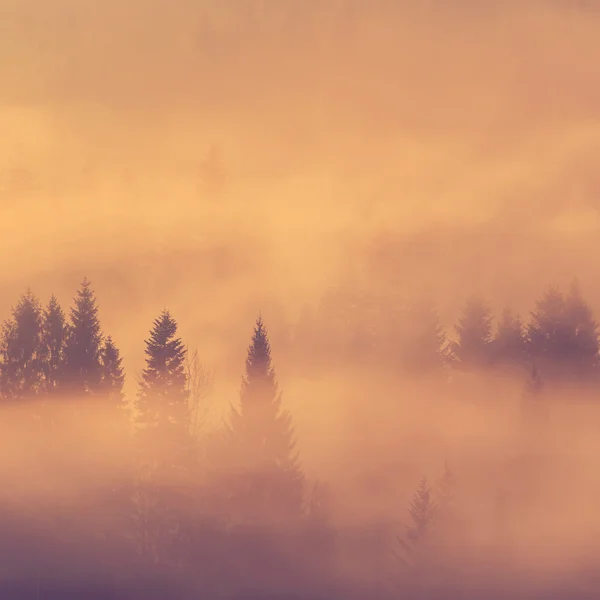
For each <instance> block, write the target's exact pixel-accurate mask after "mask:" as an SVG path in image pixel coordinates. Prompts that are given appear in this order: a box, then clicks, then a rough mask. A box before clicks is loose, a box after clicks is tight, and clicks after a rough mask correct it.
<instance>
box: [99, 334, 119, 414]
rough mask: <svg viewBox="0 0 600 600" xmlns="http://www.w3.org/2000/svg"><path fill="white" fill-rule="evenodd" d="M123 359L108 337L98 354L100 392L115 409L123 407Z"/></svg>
mask: <svg viewBox="0 0 600 600" xmlns="http://www.w3.org/2000/svg"><path fill="white" fill-rule="evenodd" d="M122 362H123V359H122V358H121V355H120V353H119V349H118V348H117V346H116V345H115V343H114V342H113V339H112V337H111V336H110V335H109V336H108V337H107V338H106V340H105V341H104V344H103V346H102V350H101V352H100V367H101V384H100V390H101V392H102V393H103V394H105V395H106V396H107V397H108V399H109V401H110V402H111V403H112V404H114V405H115V406H117V407H121V408H122V406H123V401H124V397H125V395H124V394H123V385H124V384H125V373H124V372H123V366H122Z"/></svg>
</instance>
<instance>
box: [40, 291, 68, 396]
mask: <svg viewBox="0 0 600 600" xmlns="http://www.w3.org/2000/svg"><path fill="white" fill-rule="evenodd" d="M66 339H67V325H66V322H65V314H64V312H63V310H62V308H61V306H60V304H59V302H58V300H57V298H56V296H54V295H52V297H51V298H50V301H49V302H48V306H47V307H46V309H45V311H44V316H43V321H42V346H43V351H44V376H45V380H46V391H47V392H48V393H50V394H52V393H54V392H56V391H57V390H58V389H59V388H60V384H61V381H62V376H63V369H64V351H65V342H66Z"/></svg>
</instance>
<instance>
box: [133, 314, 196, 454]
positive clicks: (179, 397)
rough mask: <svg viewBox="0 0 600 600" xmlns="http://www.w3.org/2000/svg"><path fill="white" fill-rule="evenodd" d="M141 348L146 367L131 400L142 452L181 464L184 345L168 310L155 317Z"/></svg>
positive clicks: (185, 418) (185, 412) (185, 425)
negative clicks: (135, 397)
mask: <svg viewBox="0 0 600 600" xmlns="http://www.w3.org/2000/svg"><path fill="white" fill-rule="evenodd" d="M145 352H146V367H145V369H144V370H143V372H142V376H141V379H140V382H139V389H138V394H137V399H136V402H135V405H136V408H137V413H138V414H137V419H136V420H137V423H138V425H139V426H140V429H139V431H138V436H139V439H140V441H142V442H143V450H144V451H145V452H146V453H148V452H150V455H152V456H154V458H156V456H160V455H162V457H161V460H162V459H165V460H167V459H168V460H175V461H176V462H177V464H181V462H180V461H182V460H185V457H184V456H183V455H182V453H186V452H187V449H188V446H189V441H190V410H189V405H188V397H189V390H188V388H187V381H186V372H185V360H186V349H185V346H184V345H183V342H182V341H181V338H179V337H178V336H177V322H176V321H175V319H173V317H172V316H171V314H170V313H169V311H167V310H164V311H163V312H162V313H161V314H160V316H159V317H158V318H157V319H155V321H154V326H153V328H152V330H151V331H150V337H149V338H148V340H146V351H145Z"/></svg>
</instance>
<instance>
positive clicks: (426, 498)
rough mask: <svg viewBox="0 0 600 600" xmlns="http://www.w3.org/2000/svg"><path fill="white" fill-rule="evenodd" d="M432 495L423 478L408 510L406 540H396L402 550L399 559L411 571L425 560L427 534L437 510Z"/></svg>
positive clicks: (400, 538) (427, 483) (425, 479)
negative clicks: (408, 521)
mask: <svg viewBox="0 0 600 600" xmlns="http://www.w3.org/2000/svg"><path fill="white" fill-rule="evenodd" d="M432 495H433V494H432V490H431V487H430V486H429V482H428V481H427V478H426V477H423V478H422V479H421V481H420V483H419V487H418V488H417V490H416V492H415V493H414V495H413V498H412V501H411V504H410V507H409V509H408V514H409V516H410V524H409V525H407V531H406V538H402V537H399V538H398V541H399V542H400V544H401V545H402V547H403V549H404V553H403V556H400V558H401V559H402V560H403V562H404V563H405V564H406V565H407V566H409V567H410V568H413V569H416V568H418V567H419V566H421V565H422V563H423V561H424V559H425V558H426V552H427V551H426V546H427V542H428V534H429V531H430V528H431V525H432V524H433V521H434V518H435V516H436V509H437V506H436V504H435V502H434V501H433V497H432Z"/></svg>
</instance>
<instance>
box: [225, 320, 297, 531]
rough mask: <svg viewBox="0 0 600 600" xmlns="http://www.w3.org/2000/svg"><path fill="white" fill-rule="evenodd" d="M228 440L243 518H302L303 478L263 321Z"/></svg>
mask: <svg viewBox="0 0 600 600" xmlns="http://www.w3.org/2000/svg"><path fill="white" fill-rule="evenodd" d="M228 438H229V442H230V449H231V450H232V458H233V464H234V465H236V467H237V470H238V474H237V476H236V479H237V481H236V483H237V484H238V485H237V486H236V487H237V493H236V494H235V500H239V503H236V506H237V509H241V510H242V512H243V515H242V518H243V519H251V520H254V519H261V518H263V517H268V518H277V517H281V518H287V517H291V516H295V515H299V514H300V512H301V510H302V501H303V483H304V482H303V476H302V473H301V470H300V467H299V463H298V457H297V453H296V451H295V438H294V428H293V425H292V420H291V416H290V414H289V413H288V412H287V411H282V408H281V393H280V392H279V388H278V384H277V381H276V378H275V372H274V370H273V367H272V365H271V347H270V343H269V339H268V336H267V332H266V330H265V327H264V325H263V322H262V319H261V318H260V317H259V318H258V320H257V321H256V327H255V329H254V335H253V337H252V343H251V344H250V347H249V349H248V356H247V358H246V373H245V376H244V377H243V379H242V387H241V392H240V404H239V407H234V406H232V407H231V415H230V422H229V430H228Z"/></svg>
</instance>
